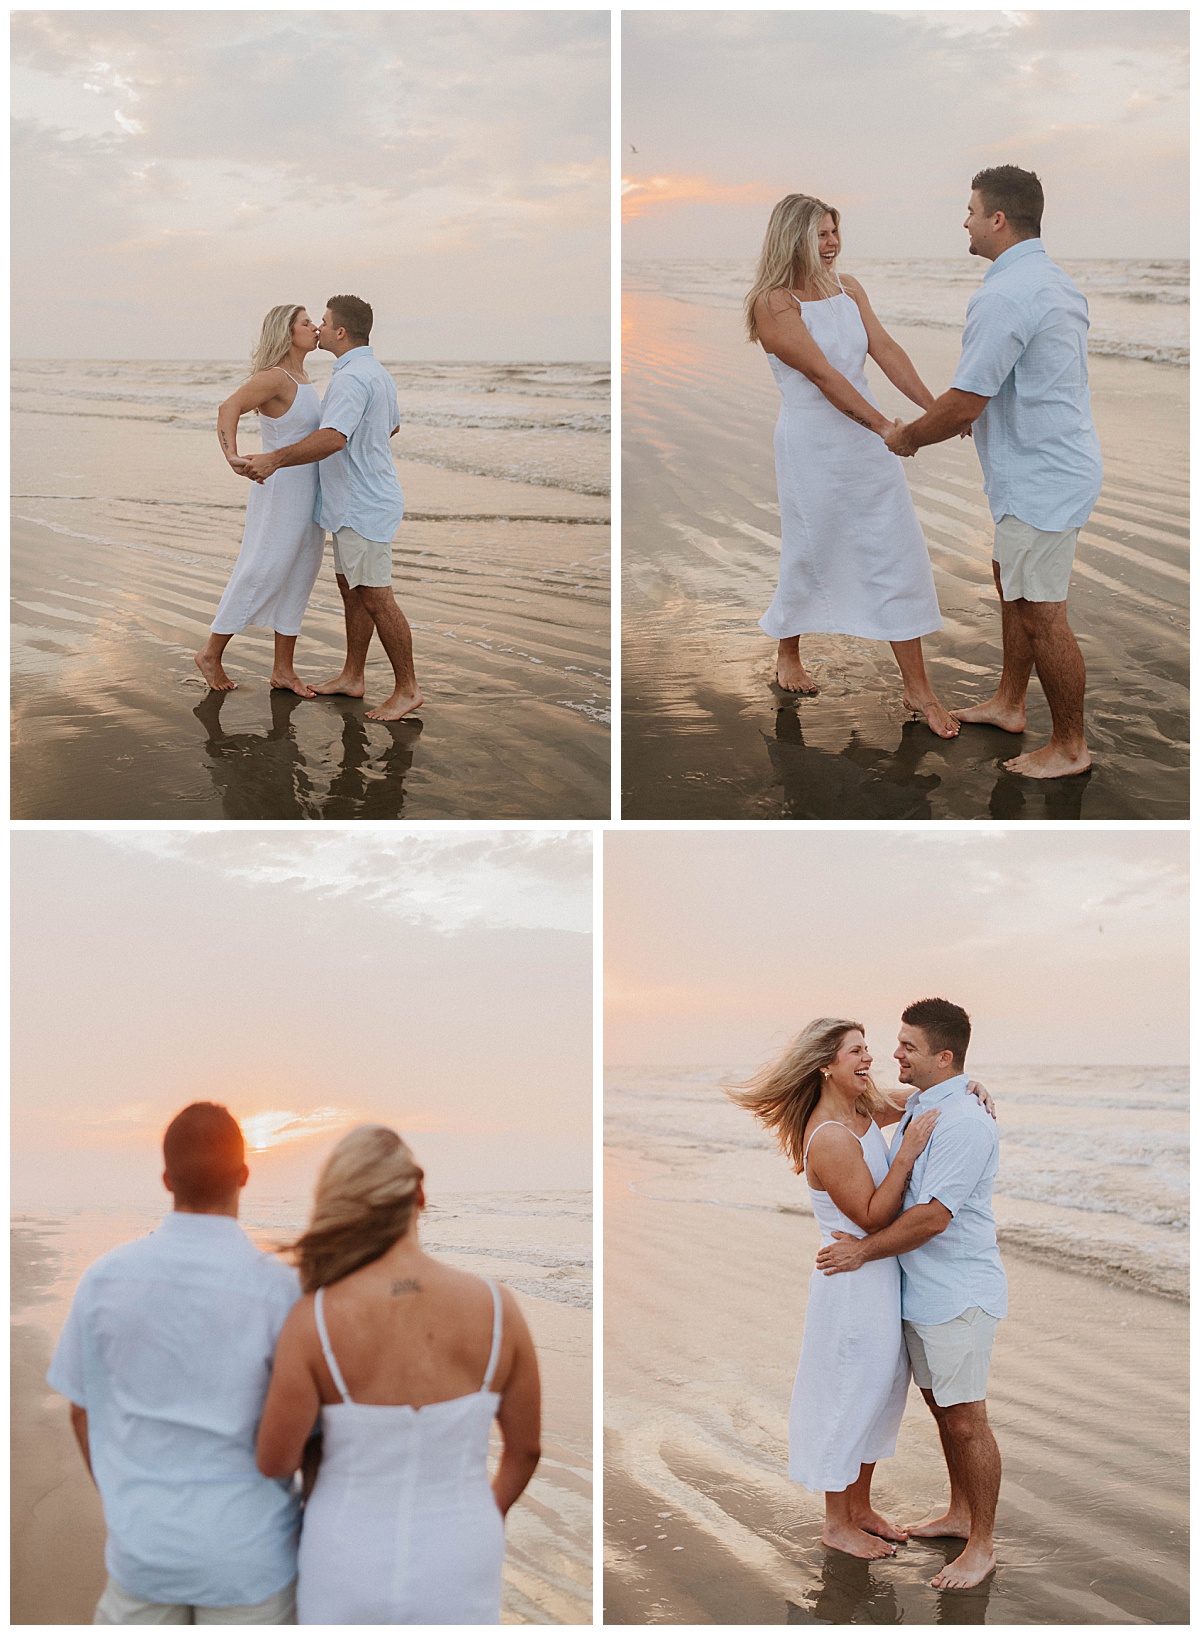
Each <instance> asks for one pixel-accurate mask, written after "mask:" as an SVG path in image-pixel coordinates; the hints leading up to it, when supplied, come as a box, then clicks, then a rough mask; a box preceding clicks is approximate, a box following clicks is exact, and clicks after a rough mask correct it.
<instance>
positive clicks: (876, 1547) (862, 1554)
mask: <svg viewBox="0 0 1200 1635" xmlns="http://www.w3.org/2000/svg"><path fill="white" fill-rule="evenodd" d="M821 1543H822V1544H827V1545H828V1546H829V1548H830V1549H831V1550H840V1551H841V1552H842V1554H843V1555H848V1556H857V1557H858V1558H859V1560H860V1561H877V1560H878V1559H879V1558H880V1557H881V1556H894V1555H895V1553H896V1546H895V1545H894V1544H889V1543H888V1541H887V1540H886V1539H882V1538H876V1537H875V1535H874V1534H873V1533H864V1532H863V1530H862V1528H861V1527H854V1526H851V1525H850V1524H848V1523H843V1524H841V1525H840V1526H835V1525H834V1524H833V1523H831V1522H826V1523H825V1526H824V1528H823V1529H822V1532H821Z"/></svg>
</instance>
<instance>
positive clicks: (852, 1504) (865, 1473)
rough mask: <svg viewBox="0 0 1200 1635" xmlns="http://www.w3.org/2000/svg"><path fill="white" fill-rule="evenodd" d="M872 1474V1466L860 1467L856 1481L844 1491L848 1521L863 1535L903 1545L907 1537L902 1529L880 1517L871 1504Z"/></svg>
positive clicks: (873, 1469)
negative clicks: (848, 1511) (846, 1500)
mask: <svg viewBox="0 0 1200 1635" xmlns="http://www.w3.org/2000/svg"><path fill="white" fill-rule="evenodd" d="M874 1474H875V1466H874V1465H860V1466H859V1467H858V1480H857V1481H856V1482H851V1484H850V1486H849V1487H848V1488H847V1489H846V1497H847V1499H848V1500H849V1508H850V1520H851V1521H852V1522H853V1524H854V1526H855V1527H859V1528H861V1529H862V1531H863V1532H864V1533H874V1534H875V1536H876V1538H885V1539H888V1540H890V1541H891V1543H893V1544H903V1543H904V1541H905V1539H907V1537H908V1534H907V1533H906V1532H905V1531H904V1529H903V1527H897V1525H896V1523H895V1522H893V1521H889V1520H888V1519H887V1517H886V1516H881V1515H880V1514H879V1512H878V1510H876V1509H875V1506H874V1505H873V1504H872V1503H871V1478H872V1476H874Z"/></svg>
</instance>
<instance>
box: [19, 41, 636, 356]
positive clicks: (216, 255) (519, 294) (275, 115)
mask: <svg viewBox="0 0 1200 1635" xmlns="http://www.w3.org/2000/svg"><path fill="white" fill-rule="evenodd" d="M12 39H13V44H12V68H13V90H12V111H13V116H14V124H15V136H14V148H13V160H12V203H13V225H12V242H13V245H14V246H15V253H14V258H13V314H14V315H13V328H12V345H13V352H14V355H15V356H18V357H24V358H41V357H45V358H50V357H54V358H179V359H203V358H226V359H235V358H236V359H240V358H242V357H243V356H245V355H246V354H247V353H248V352H249V350H250V346H251V344H252V342H253V340H255V339H256V338H257V335H258V331H259V328H260V326H261V323H262V319H263V317H264V316H265V314H266V312H267V311H268V310H269V309H270V308H271V307H273V306H276V305H278V304H280V303H282V302H292V301H294V302H297V303H299V304H303V305H306V306H308V308H309V310H310V311H311V312H312V313H313V314H314V315H319V314H320V312H321V311H322V310H323V308H324V304H325V302H326V300H328V298H329V297H330V296H331V295H338V294H343V295H344V294H352V295H358V296H361V297H362V298H363V299H365V300H367V301H369V302H371V304H372V306H373V307H374V309H375V314H376V325H375V330H374V332H373V335H372V344H373V345H374V347H375V349H376V351H377V353H378V355H379V356H380V357H381V358H383V359H385V360H389V361H403V360H405V359H414V360H418V359H424V360H428V359H439V360H440V359H449V360H453V359H465V360H478V361H486V360H501V361H504V360H514V361H524V362H529V361H539V362H540V361H546V362H553V361H588V360H593V359H603V358H605V357H606V356H607V353H608V341H609V289H608V284H609V240H610V232H609V220H610V202H609V201H610V190H609V119H610V107H609V14H608V12H607V11H604V12H598V11H575V12H563V11H559V12H555V11H524V12H521V11H515V12H495V11H493V12H486V11H484V12H470V11H389V10H383V11H321V10H315V11H220V10H218V11H197V10H190V11H189V10H183V11H170V10H167V11H162V10H160V11H118V12H111V11H109V12H106V11H25V12H16V13H14V14H13V34H12Z"/></svg>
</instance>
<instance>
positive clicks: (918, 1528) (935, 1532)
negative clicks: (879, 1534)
mask: <svg viewBox="0 0 1200 1635" xmlns="http://www.w3.org/2000/svg"><path fill="white" fill-rule="evenodd" d="M921 1395H922V1396H923V1397H924V1398H925V1401H926V1402H927V1403H928V1404H929V1411H930V1412H931V1413H932V1415H933V1418H934V1422H935V1424H936V1425H937V1428H938V1436H939V1437H940V1438H941V1443H942V1454H943V1456H944V1457H945V1460H946V1469H947V1470H948V1471H949V1473H950V1503H949V1504H948V1505H947V1506H946V1508H945V1510H944V1511H941V1512H939V1514H938V1515H936V1516H926V1518H925V1520H924V1521H917V1522H906V1523H905V1531H906V1532H907V1533H908V1536H909V1537H910V1538H968V1537H969V1536H970V1532H971V1509H970V1506H969V1505H968V1504H967V1497H966V1493H965V1491H964V1489H963V1483H962V1477H961V1476H960V1475H959V1473H958V1468H957V1463H956V1457H955V1449H954V1443H953V1442H952V1441H951V1439H950V1433H949V1431H948V1430H947V1429H946V1424H945V1420H944V1418H943V1416H944V1414H945V1413H946V1410H945V1409H944V1408H939V1407H938V1405H937V1403H936V1402H935V1401H934V1400H933V1392H932V1391H928V1390H926V1389H925V1388H924V1387H922V1389H921Z"/></svg>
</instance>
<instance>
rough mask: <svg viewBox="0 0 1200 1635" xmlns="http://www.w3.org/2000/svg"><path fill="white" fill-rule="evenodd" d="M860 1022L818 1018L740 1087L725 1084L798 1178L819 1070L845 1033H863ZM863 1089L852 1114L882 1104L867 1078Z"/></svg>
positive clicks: (818, 1094)
mask: <svg viewBox="0 0 1200 1635" xmlns="http://www.w3.org/2000/svg"><path fill="white" fill-rule="evenodd" d="M865 1032H866V1029H865V1028H864V1027H863V1025H862V1023H861V1022H847V1021H846V1020H844V1019H843V1018H837V1017H831V1016H819V1017H818V1018H817V1020H816V1021H815V1022H810V1023H809V1024H808V1026H807V1027H806V1028H805V1030H804V1032H803V1033H801V1034H799V1035H798V1036H797V1037H796V1038H795V1039H793V1040H792V1042H791V1044H790V1045H789V1046H788V1047H787V1049H786V1050H785V1051H784V1052H783V1054H782V1056H777V1057H776V1059H775V1060H774V1061H773V1062H768V1063H767V1065H766V1066H765V1067H760V1068H759V1070H758V1072H757V1073H756V1074H755V1075H754V1077H753V1078H752V1079H748V1080H747V1081H746V1083H745V1084H740V1085H730V1086H728V1087H727V1088H726V1091H725V1093H726V1095H727V1096H729V1098H730V1100H732V1101H735V1102H737V1104H738V1106H739V1107H744V1108H745V1109H746V1111H747V1112H750V1113H753V1114H754V1116H755V1118H756V1119H757V1120H758V1122H759V1123H760V1124H762V1125H765V1126H766V1128H767V1129H768V1130H773V1131H774V1133H775V1139H776V1141H777V1142H778V1143H779V1150H780V1152H781V1153H783V1155H784V1156H785V1158H787V1159H788V1160H789V1162H790V1163H791V1166H792V1168H793V1169H794V1170H795V1171H796V1174H797V1175H799V1174H800V1173H801V1172H802V1171H803V1169H804V1127H805V1125H806V1124H807V1123H808V1121H809V1119H810V1118H811V1117H812V1113H813V1108H814V1107H815V1106H816V1105H817V1102H818V1101H820V1099H821V1069H822V1068H823V1067H828V1066H829V1064H830V1062H832V1061H833V1059H834V1057H835V1056H836V1055H837V1053H838V1051H839V1050H840V1049H841V1048H842V1043H843V1041H844V1039H845V1038H846V1035H847V1034H849V1033H865ZM866 1084H867V1088H866V1089H865V1090H864V1091H863V1093H862V1095H861V1096H859V1098H858V1100H857V1101H856V1102H855V1103H854V1107H855V1111H856V1112H859V1113H865V1114H866V1115H867V1117H871V1116H872V1115H874V1114H875V1113H877V1112H882V1111H883V1109H884V1108H885V1107H886V1106H887V1105H888V1102H887V1098H886V1097H885V1096H883V1095H882V1094H881V1093H880V1092H879V1091H878V1090H876V1088H875V1086H874V1084H873V1083H872V1081H871V1080H870V1079H869V1078H868V1079H867V1081H866Z"/></svg>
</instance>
